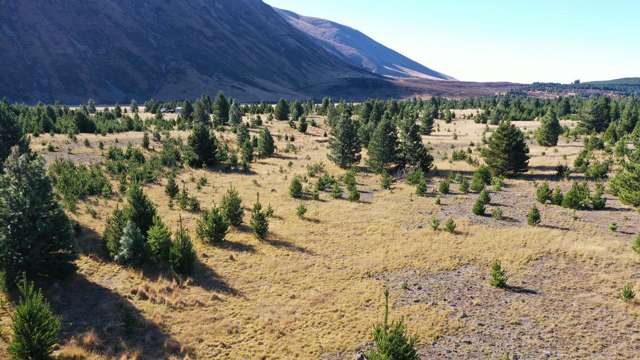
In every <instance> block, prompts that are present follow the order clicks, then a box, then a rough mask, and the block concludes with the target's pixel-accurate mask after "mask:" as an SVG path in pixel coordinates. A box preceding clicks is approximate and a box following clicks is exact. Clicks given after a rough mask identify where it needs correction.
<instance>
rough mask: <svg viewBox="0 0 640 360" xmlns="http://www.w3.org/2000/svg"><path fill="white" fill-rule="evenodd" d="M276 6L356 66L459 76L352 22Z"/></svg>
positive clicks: (393, 73) (403, 74)
mask: <svg viewBox="0 0 640 360" xmlns="http://www.w3.org/2000/svg"><path fill="white" fill-rule="evenodd" d="M276 10H277V11H278V12H279V13H280V14H281V15H282V16H283V17H284V18H285V19H286V20H287V21H288V22H289V24H291V25H293V26H295V27H296V28H298V29H299V30H301V31H303V32H305V33H307V34H309V35H310V36H311V37H312V38H313V39H315V40H316V42H317V43H318V44H319V45H321V46H322V47H324V48H325V49H326V50H327V51H329V52H331V53H333V54H335V55H336V56H338V57H340V58H342V59H344V60H345V61H347V62H349V63H351V64H353V65H355V66H360V67H363V68H365V69H368V70H370V71H372V72H374V73H376V74H380V75H383V76H389V77H396V78H410V77H415V78H423V79H431V80H455V79H454V78H452V77H450V76H448V75H445V74H442V73H439V72H437V71H434V70H432V69H429V68H428V67H426V66H424V65H422V64H419V63H417V62H415V61H413V60H411V59H409V58H407V57H406V56H404V55H402V54H399V53H398V52H396V51H394V50H391V49H389V48H388V47H386V46H384V45H382V44H380V43H378V42H376V41H375V40H373V39H371V38H370V37H368V36H366V35H365V34H363V33H361V32H360V31H357V30H355V29H352V28H350V27H348V26H344V25H341V24H338V23H335V22H332V21H328V20H324V19H318V18H314V17H307V16H301V15H298V14H296V13H294V12H291V11H288V10H282V9H276Z"/></svg>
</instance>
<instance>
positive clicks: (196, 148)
mask: <svg viewBox="0 0 640 360" xmlns="http://www.w3.org/2000/svg"><path fill="white" fill-rule="evenodd" d="M187 147H188V150H187V154H186V155H187V156H185V157H186V160H187V164H189V166H191V167H193V168H200V167H202V166H214V165H216V154H217V143H216V138H215V136H214V135H213V134H210V133H209V127H208V126H204V125H201V124H196V125H195V126H194V127H193V129H192V130H191V135H189V139H188V140H187Z"/></svg>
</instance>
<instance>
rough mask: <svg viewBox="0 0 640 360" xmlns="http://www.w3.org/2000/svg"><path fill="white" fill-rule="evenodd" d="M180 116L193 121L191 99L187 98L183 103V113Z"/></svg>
mask: <svg viewBox="0 0 640 360" xmlns="http://www.w3.org/2000/svg"><path fill="white" fill-rule="evenodd" d="M180 116H182V118H183V119H184V120H185V121H187V122H191V121H193V105H192V104H191V101H189V100H185V102H184V103H183V104H182V114H181V115H180Z"/></svg>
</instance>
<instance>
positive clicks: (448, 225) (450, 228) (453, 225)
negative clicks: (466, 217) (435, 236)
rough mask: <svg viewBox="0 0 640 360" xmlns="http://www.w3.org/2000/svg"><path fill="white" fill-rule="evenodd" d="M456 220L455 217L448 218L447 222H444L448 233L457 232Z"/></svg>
mask: <svg viewBox="0 0 640 360" xmlns="http://www.w3.org/2000/svg"><path fill="white" fill-rule="evenodd" d="M456 227H457V225H456V222H455V221H453V219H448V220H447V221H446V222H445V223H444V229H445V230H446V231H447V232H448V233H451V234H453V233H455V232H456Z"/></svg>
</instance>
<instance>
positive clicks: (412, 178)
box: [385, 168, 425, 185]
mask: <svg viewBox="0 0 640 360" xmlns="http://www.w3.org/2000/svg"><path fill="white" fill-rule="evenodd" d="M385 172H386V171H385ZM424 177H425V176H424V171H422V169H419V168H418V169H416V170H414V171H413V172H411V173H410V174H409V175H407V178H406V181H407V184H409V185H418V183H419V182H420V181H421V180H423V179H424Z"/></svg>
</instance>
